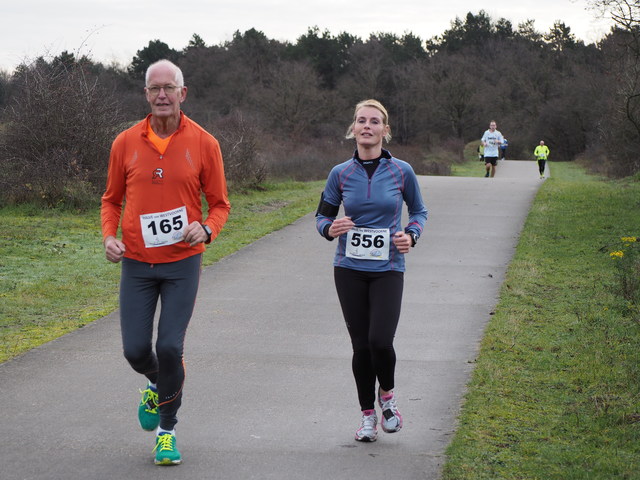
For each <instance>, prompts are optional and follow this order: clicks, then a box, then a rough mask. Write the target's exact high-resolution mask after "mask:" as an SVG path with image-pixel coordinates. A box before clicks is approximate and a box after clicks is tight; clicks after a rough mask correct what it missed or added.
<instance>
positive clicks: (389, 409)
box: [378, 392, 402, 433]
mask: <svg viewBox="0 0 640 480" xmlns="http://www.w3.org/2000/svg"><path fill="white" fill-rule="evenodd" d="M378 403H379V404H380V408H381V409H382V420H381V422H380V426H381V427H382V430H384V431H385V432H386V433H394V432H397V431H399V430H400V429H401V428H402V415H400V412H399V411H398V406H397V405H396V396H395V394H394V393H393V392H391V393H390V394H389V395H384V396H379V397H378Z"/></svg>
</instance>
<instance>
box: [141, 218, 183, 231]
mask: <svg viewBox="0 0 640 480" xmlns="http://www.w3.org/2000/svg"><path fill="white" fill-rule="evenodd" d="M183 225H184V224H183V223H182V218H181V217H180V216H177V217H173V218H172V219H171V221H169V219H168V218H165V219H164V220H160V223H159V227H160V231H161V232H162V233H169V232H171V230H172V229H173V230H182V226H183ZM147 228H150V229H151V231H152V232H153V234H154V235H157V234H158V227H157V226H156V221H155V220H153V221H152V222H151V223H150V224H149V225H147Z"/></svg>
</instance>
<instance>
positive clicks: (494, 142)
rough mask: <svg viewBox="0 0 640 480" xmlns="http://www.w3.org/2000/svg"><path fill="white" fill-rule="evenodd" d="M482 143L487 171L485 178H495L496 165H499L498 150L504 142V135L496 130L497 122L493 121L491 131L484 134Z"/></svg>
mask: <svg viewBox="0 0 640 480" xmlns="http://www.w3.org/2000/svg"><path fill="white" fill-rule="evenodd" d="M481 141H482V144H483V145H484V166H485V169H486V173H485V175H484V176H485V177H489V176H490V177H491V178H493V177H494V176H495V174H496V164H497V163H498V148H500V145H501V144H502V142H504V138H503V136H502V134H501V133H500V132H499V131H498V130H496V121H495V120H491V122H490V123H489V130H487V131H485V132H484V135H482V139H481Z"/></svg>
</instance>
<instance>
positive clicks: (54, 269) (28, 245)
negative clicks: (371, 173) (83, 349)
mask: <svg viewBox="0 0 640 480" xmlns="http://www.w3.org/2000/svg"><path fill="white" fill-rule="evenodd" d="M323 183H324V182H311V183H303V182H286V183H278V184H268V185H265V188H264V189H263V190H261V191H250V192H247V193H243V194H232V195H231V196H230V201H231V213H230V215H229V220H228V222H227V224H226V226H225V228H224V230H223V231H222V232H221V233H220V235H219V236H218V238H217V239H216V240H215V241H214V242H213V243H212V244H211V245H210V246H209V248H208V249H207V252H206V253H205V254H204V257H203V264H204V265H210V264H212V263H214V262H216V261H218V260H220V259H221V258H222V257H225V256H227V255H229V254H231V253H233V252H235V251H237V250H239V249H240V248H242V247H243V246H246V245H248V244H250V243H251V242H253V241H255V240H257V239H258V238H260V237H262V236H264V235H266V234H267V233H270V232H272V231H275V230H278V229H280V228H283V227H284V226H286V225H288V224H290V223H291V222H293V221H295V220H296V219H298V218H300V217H301V216H303V215H305V214H307V213H309V212H311V211H313V209H314V208H315V207H316V205H317V202H318V198H319V195H320V191H321V190H322V186H323ZM0 225H2V228H1V230H0V362H3V361H6V360H7V359H9V358H11V357H14V356H16V355H19V354H20V353H23V352H25V351H26V350H29V349H31V348H33V347H36V346H38V345H41V344H43V343H45V342H48V341H50V340H53V339H55V338H57V337H59V336H61V335H63V334H65V333H68V332H70V331H72V330H74V329H77V328H80V327H82V326H84V325H86V324H88V323H90V322H92V321H94V320H96V319H98V318H100V317H103V316H104V315H106V314H108V313H109V312H111V311H113V310H114V309H116V308H117V303H118V285H119V280H120V266H119V265H115V264H112V263H110V262H108V261H107V260H106V259H105V257H104V249H103V247H102V236H101V233H100V213H99V209H98V208H95V209H92V210H90V211H87V212H73V211H68V210H66V211H65V210H43V209H39V208H36V207H33V206H21V207H12V208H1V209H0Z"/></svg>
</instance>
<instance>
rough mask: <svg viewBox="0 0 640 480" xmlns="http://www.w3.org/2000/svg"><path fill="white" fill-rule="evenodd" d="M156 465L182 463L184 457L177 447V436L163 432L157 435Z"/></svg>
mask: <svg viewBox="0 0 640 480" xmlns="http://www.w3.org/2000/svg"><path fill="white" fill-rule="evenodd" d="M153 451H154V452H156V459H155V463H156V465H180V463H182V457H180V452H179V451H178V449H177V447H176V436H175V435H171V434H170V433H162V434H160V435H158V436H157V437H156V448H154V449H153Z"/></svg>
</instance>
